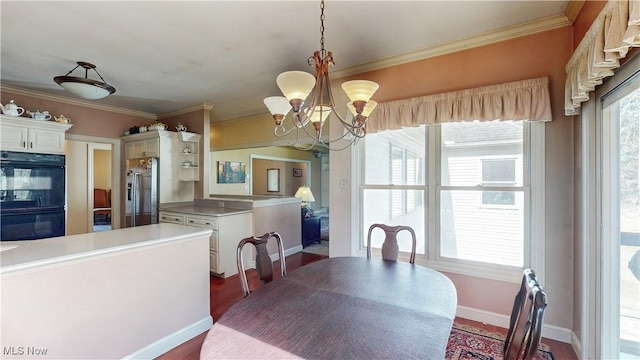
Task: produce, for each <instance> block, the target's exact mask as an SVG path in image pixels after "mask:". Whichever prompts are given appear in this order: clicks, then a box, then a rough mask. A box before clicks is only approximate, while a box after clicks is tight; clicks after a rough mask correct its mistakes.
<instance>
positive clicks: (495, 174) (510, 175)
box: [482, 159, 516, 183]
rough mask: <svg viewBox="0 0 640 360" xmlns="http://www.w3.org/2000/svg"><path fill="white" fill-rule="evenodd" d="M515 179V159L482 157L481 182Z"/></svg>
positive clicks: (511, 180) (513, 180)
mask: <svg viewBox="0 0 640 360" xmlns="http://www.w3.org/2000/svg"><path fill="white" fill-rule="evenodd" d="M515 181H516V160H515V159H493V160H488V159H483V160H482V182H483V183H488V182H491V183H495V182H515Z"/></svg>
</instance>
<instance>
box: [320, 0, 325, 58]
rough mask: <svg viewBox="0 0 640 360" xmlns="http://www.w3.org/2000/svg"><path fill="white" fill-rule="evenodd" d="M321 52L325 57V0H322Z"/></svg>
mask: <svg viewBox="0 0 640 360" xmlns="http://www.w3.org/2000/svg"><path fill="white" fill-rule="evenodd" d="M320 52H321V54H322V56H323V57H324V54H325V50H324V0H322V1H320Z"/></svg>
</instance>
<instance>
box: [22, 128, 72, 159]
mask: <svg viewBox="0 0 640 360" xmlns="http://www.w3.org/2000/svg"><path fill="white" fill-rule="evenodd" d="M28 136H29V144H28V147H29V150H30V151H33V152H41V153H49V154H64V133H61V132H60V131H51V130H43V129H35V128H30V129H29V133H28Z"/></svg>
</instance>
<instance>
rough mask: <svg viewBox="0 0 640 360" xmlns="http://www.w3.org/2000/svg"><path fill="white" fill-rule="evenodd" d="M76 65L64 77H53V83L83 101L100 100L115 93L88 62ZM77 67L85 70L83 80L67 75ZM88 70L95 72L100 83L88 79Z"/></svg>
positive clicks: (80, 62)
mask: <svg viewBox="0 0 640 360" xmlns="http://www.w3.org/2000/svg"><path fill="white" fill-rule="evenodd" d="M77 64H78V65H76V67H74V68H73V69H71V71H69V72H68V73H67V74H66V75H64V76H56V77H54V78H53V81H55V82H56V83H57V84H58V85H60V86H62V87H63V88H64V89H65V90H67V91H68V92H70V93H72V94H74V95H76V96H79V97H81V98H83V99H89V100H96V99H102V98H104V97H107V96H109V95H111V94H113V93H115V92H116V89H115V88H114V87H113V86H111V85H109V84H107V82H106V81H105V80H104V79H103V78H102V76H101V75H100V73H98V70H96V66H95V65H93V64H91V63H88V62H84V61H78V62H77ZM79 67H82V68H83V69H84V70H85V72H84V77H83V78H82V77H76V76H69V74H71V73H72V72H73V71H74V70H76V69H77V68H79ZM89 70H93V71H95V73H96V74H98V77H100V80H102V82H100V81H98V80H93V79H89Z"/></svg>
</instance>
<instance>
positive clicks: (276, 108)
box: [264, 96, 291, 116]
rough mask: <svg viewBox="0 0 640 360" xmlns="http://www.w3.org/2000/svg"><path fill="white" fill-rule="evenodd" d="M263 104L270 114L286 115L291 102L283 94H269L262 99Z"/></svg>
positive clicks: (289, 109)
mask: <svg viewBox="0 0 640 360" xmlns="http://www.w3.org/2000/svg"><path fill="white" fill-rule="evenodd" d="M264 104H265V105H266V106H267V108H268V109H269V111H270V112H271V115H278V114H279V115H282V116H287V114H288V113H289V111H291V104H289V100H287V98H286V97H284V96H270V97H268V98H265V99H264Z"/></svg>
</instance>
